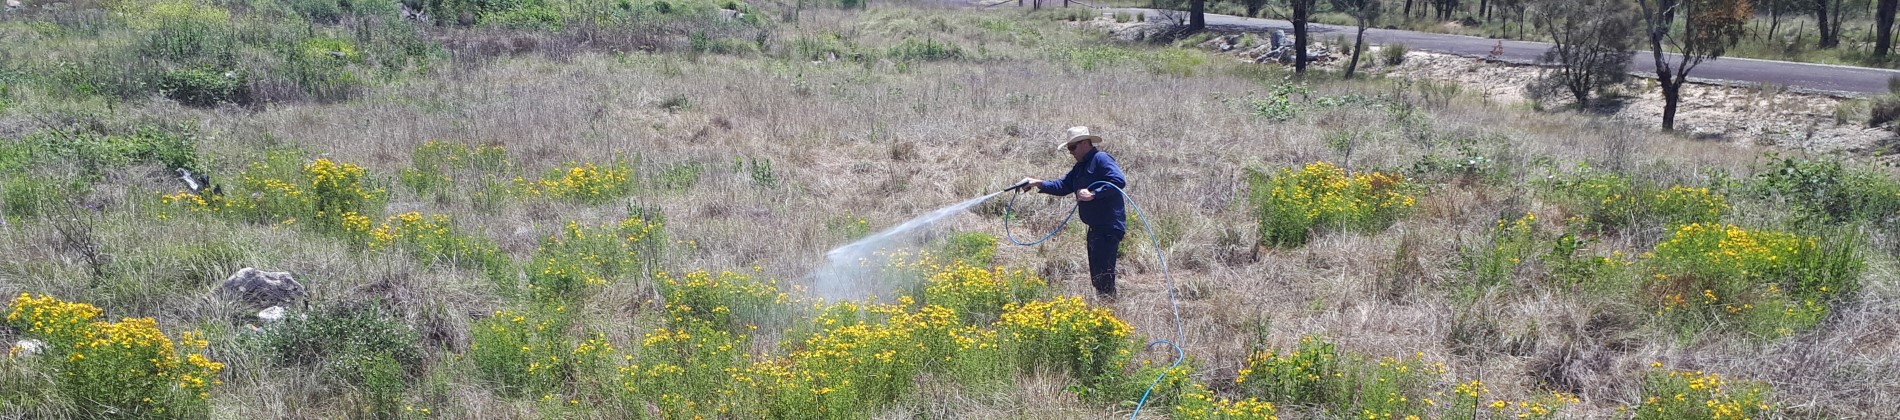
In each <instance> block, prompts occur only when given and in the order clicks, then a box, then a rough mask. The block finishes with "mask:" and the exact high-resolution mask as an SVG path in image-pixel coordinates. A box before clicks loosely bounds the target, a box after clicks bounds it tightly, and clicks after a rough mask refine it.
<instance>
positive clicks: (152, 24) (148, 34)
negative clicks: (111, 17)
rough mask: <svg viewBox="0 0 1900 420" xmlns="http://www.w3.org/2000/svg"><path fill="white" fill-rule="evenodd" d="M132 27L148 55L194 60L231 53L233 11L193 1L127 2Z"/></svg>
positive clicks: (142, 50) (141, 51)
mask: <svg viewBox="0 0 1900 420" xmlns="http://www.w3.org/2000/svg"><path fill="white" fill-rule="evenodd" d="M126 6H127V7H129V8H131V9H132V10H131V13H129V14H127V15H126V18H127V19H128V20H129V23H130V26H131V27H132V28H133V29H135V30H138V31H139V32H140V33H141V35H142V36H143V38H141V39H140V40H139V45H138V47H137V48H138V51H139V52H140V54H141V55H143V56H145V57H149V58H163V59H171V60H180V61H185V62H194V61H197V60H203V59H207V58H213V57H215V56H217V55H222V54H231V53H232V52H233V51H234V50H235V48H234V47H235V46H236V44H235V42H234V40H233V39H232V37H231V12H230V11H227V10H225V9H223V8H219V7H217V6H213V5H210V4H203V3H202V2H198V1H192V0H164V1H158V2H152V3H143V4H138V3H128V4H127V5H126Z"/></svg>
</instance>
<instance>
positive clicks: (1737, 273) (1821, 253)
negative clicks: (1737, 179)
mask: <svg viewBox="0 0 1900 420" xmlns="http://www.w3.org/2000/svg"><path fill="white" fill-rule="evenodd" d="M1841 236H1843V238H1839V239H1832V240H1829V241H1827V242H1826V243H1825V244H1824V243H1822V242H1821V240H1820V238H1819V237H1812V236H1802V235H1796V234H1791V233H1785V232H1776V231H1769V230H1753V229H1745V228H1742V227H1739V226H1735V225H1720V224H1714V225H1709V224H1688V225H1684V226H1682V227H1680V228H1677V229H1676V230H1675V232H1674V233H1673V234H1672V235H1671V236H1670V237H1669V238H1668V239H1666V240H1664V241H1663V242H1662V243H1659V244H1656V249H1655V251H1654V252H1652V253H1650V254H1648V255H1647V259H1648V263H1649V265H1650V267H1651V270H1652V271H1653V272H1654V275H1653V276H1652V278H1651V280H1650V281H1649V283H1648V290H1649V292H1650V293H1651V294H1652V295H1654V296H1655V299H1656V301H1657V303H1658V309H1657V314H1658V315H1659V316H1661V317H1662V318H1663V319H1665V320H1668V321H1671V322H1674V323H1675V324H1676V325H1677V326H1678V327H1680V328H1681V329H1682V330H1683V331H1684V332H1695V331H1700V330H1702V329H1704V328H1707V326H1725V327H1730V328H1736V329H1739V330H1742V331H1745V332H1749V333H1752V334H1755V335H1757V336H1767V337H1776V336H1786V335H1789V334H1792V333H1793V332H1794V331H1796V330H1799V329H1803V328H1806V327H1809V326H1812V325H1814V324H1815V323H1817V322H1819V321H1820V320H1821V318H1823V317H1825V316H1826V315H1827V312H1828V310H1829V308H1830V307H1832V306H1833V305H1834V304H1836V303H1837V302H1841V301H1845V300H1847V299H1850V298H1851V297H1852V296H1854V294H1855V292H1856V291H1857V290H1858V289H1859V287H1858V285H1859V274H1860V270H1861V269H1862V268H1863V266H1864V262H1863V261H1862V260H1861V257H1860V255H1859V250H1858V249H1857V246H1856V245H1857V241H1856V240H1854V239H1852V238H1855V236H1854V235H1841Z"/></svg>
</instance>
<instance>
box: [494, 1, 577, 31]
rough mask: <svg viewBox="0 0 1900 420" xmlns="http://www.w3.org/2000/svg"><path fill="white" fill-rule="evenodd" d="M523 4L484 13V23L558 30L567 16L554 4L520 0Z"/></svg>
mask: <svg viewBox="0 0 1900 420" xmlns="http://www.w3.org/2000/svg"><path fill="white" fill-rule="evenodd" d="M518 3H521V4H522V5H520V6H516V7H510V8H506V9H501V10H494V11H489V12H487V13H483V14H482V17H481V22H482V24H483V25H491V26H499V27H503V28H512V29H533V30H544V31H551V30H558V29H561V26H562V24H563V23H564V21H566V20H567V17H566V16H563V15H562V14H561V11H560V10H559V9H556V8H555V7H554V6H553V5H549V4H546V3H545V2H541V1H520V2H518Z"/></svg>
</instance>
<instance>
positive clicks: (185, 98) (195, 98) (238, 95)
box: [158, 69, 250, 107]
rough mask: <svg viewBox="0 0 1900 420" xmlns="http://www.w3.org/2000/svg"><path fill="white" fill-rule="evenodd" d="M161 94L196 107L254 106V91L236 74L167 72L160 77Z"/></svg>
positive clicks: (190, 70)
mask: <svg viewBox="0 0 1900 420" xmlns="http://www.w3.org/2000/svg"><path fill="white" fill-rule="evenodd" d="M158 92H159V93H160V94H162V95H165V97H166V98H168V99H171V100H174V101H178V103H181V104H185V105H188V106H196V107H211V106H217V105H218V104H221V103H233V104H239V105H244V104H249V103H250V87H249V85H248V84H247V83H246V82H245V81H244V78H243V77H242V76H239V75H238V74H237V73H236V72H220V71H215V70H197V69H178V70H171V71H167V72H165V73H164V74H162V75H160V76H159V80H158Z"/></svg>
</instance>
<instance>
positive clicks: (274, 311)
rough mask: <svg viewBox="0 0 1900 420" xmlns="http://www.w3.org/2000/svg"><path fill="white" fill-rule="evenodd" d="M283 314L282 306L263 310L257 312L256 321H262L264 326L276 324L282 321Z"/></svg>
mask: <svg viewBox="0 0 1900 420" xmlns="http://www.w3.org/2000/svg"><path fill="white" fill-rule="evenodd" d="M284 312H285V311H284V307H282V306H272V307H269V308H264V310H262V311H257V319H258V320H262V321H264V323H266V324H270V323H276V322H277V321H283V320H284Z"/></svg>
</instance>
